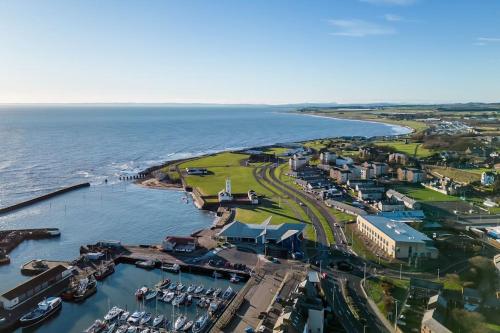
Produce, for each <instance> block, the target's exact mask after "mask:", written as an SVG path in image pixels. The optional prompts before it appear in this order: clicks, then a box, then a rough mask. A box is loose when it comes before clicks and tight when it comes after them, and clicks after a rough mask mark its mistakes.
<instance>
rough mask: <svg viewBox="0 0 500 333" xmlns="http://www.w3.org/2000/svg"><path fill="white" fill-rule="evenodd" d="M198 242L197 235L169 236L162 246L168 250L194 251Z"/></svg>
mask: <svg viewBox="0 0 500 333" xmlns="http://www.w3.org/2000/svg"><path fill="white" fill-rule="evenodd" d="M197 244H198V242H197V240H196V238H195V237H177V236H168V237H167V238H165V239H164V240H163V242H162V248H163V250H164V251H167V252H172V251H176V252H193V251H194V250H196V246H197Z"/></svg>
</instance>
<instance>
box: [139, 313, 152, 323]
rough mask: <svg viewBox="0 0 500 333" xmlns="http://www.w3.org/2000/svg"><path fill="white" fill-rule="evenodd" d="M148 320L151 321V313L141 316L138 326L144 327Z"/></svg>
mask: <svg viewBox="0 0 500 333" xmlns="http://www.w3.org/2000/svg"><path fill="white" fill-rule="evenodd" d="M150 320H151V313H149V312H148V313H146V314H144V316H142V318H141V320H140V321H139V324H140V325H144V324H146V323H147V322H148V321H150Z"/></svg>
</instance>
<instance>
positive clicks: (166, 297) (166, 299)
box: [163, 291, 175, 303]
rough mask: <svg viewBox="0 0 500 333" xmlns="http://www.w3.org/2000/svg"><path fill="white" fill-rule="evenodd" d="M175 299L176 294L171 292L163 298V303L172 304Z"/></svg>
mask: <svg viewBox="0 0 500 333" xmlns="http://www.w3.org/2000/svg"><path fill="white" fill-rule="evenodd" d="M174 297H175V292H173V291H170V292H168V293H167V294H166V295H165V297H163V301H164V302H167V303H170V302H172V300H173V299H174Z"/></svg>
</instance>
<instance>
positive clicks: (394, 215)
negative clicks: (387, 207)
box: [378, 210, 425, 222]
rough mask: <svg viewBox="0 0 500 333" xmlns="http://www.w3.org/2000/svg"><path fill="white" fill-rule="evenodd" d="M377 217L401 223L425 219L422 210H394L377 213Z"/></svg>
mask: <svg viewBox="0 0 500 333" xmlns="http://www.w3.org/2000/svg"><path fill="white" fill-rule="evenodd" d="M378 215H380V216H383V217H386V218H388V219H391V220H395V221H401V222H413V221H415V220H423V219H424V218H425V214H424V211H423V210H395V211H392V212H379V213H378Z"/></svg>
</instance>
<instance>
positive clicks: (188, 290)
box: [187, 284, 196, 293]
mask: <svg viewBox="0 0 500 333" xmlns="http://www.w3.org/2000/svg"><path fill="white" fill-rule="evenodd" d="M195 289H196V286H195V285H194V284H191V285H189V287H188V288H187V292H188V293H192V292H193V291H194V290H195Z"/></svg>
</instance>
